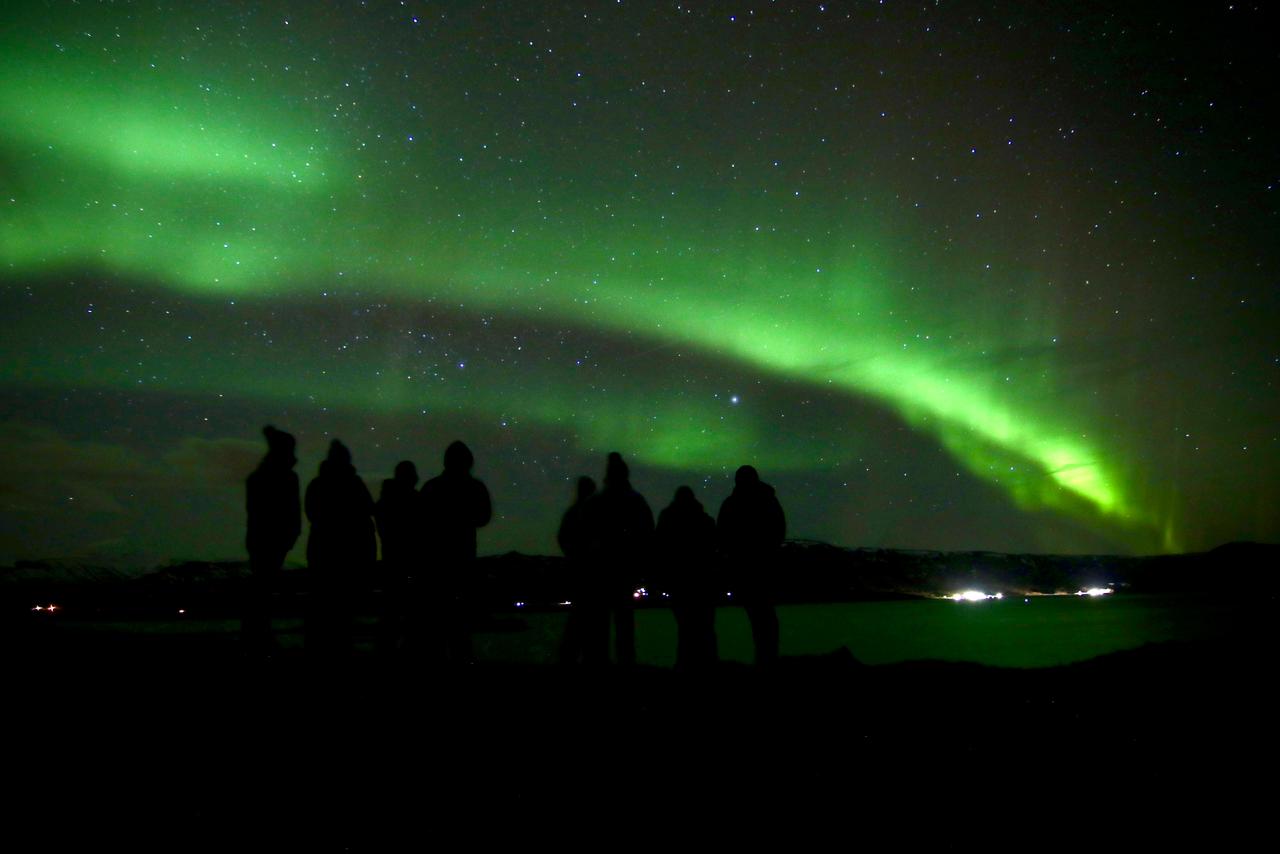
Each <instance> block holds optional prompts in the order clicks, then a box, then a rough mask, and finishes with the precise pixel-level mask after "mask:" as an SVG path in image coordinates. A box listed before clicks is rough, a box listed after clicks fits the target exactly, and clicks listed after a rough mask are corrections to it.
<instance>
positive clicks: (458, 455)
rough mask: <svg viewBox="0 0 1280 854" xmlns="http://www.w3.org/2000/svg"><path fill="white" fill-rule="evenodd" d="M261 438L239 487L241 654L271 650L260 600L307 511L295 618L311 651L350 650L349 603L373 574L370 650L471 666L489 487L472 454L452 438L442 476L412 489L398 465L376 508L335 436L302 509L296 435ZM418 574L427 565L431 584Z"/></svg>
mask: <svg viewBox="0 0 1280 854" xmlns="http://www.w3.org/2000/svg"><path fill="white" fill-rule="evenodd" d="M263 433H264V435H265V436H266V439H267V454H266V456H265V457H263V459H262V462H261V463H259V465H258V468H257V469H255V470H254V472H253V473H252V474H250V475H249V478H248V481H247V482H246V493H247V494H246V499H247V500H246V506H247V510H248V517H249V518H248V536H247V537H246V546H247V547H248V550H249V567H250V584H249V595H248V601H247V602H246V604H245V616H244V623H243V637H244V640H245V641H246V643H247V644H248V645H249V647H250V649H251V650H253V651H255V652H263V651H270V650H271V649H272V648H273V646H274V640H273V638H272V636H271V630H270V625H271V623H270V615H271V612H270V597H271V593H272V591H273V590H274V588H275V585H276V579H277V578H278V575H279V572H280V569H281V567H282V566H283V565H284V559H285V556H286V555H287V554H288V552H289V550H290V549H291V548H293V545H294V543H295V542H297V539H298V535H299V534H300V533H301V530H302V519H301V510H302V509H303V508H305V510H306V514H307V519H308V521H310V523H311V532H310V535H309V536H308V538H307V568H308V572H309V573H310V577H311V579H310V580H311V585H310V595H309V597H308V603H307V611H306V617H305V628H306V644H307V651H308V653H309V654H315V655H317V656H319V657H325V658H336V657H340V656H343V655H345V654H347V653H349V652H350V651H351V650H352V649H353V642H354V628H355V613H356V605H357V602H358V600H359V597H360V595H361V594H362V593H363V591H365V590H366V589H368V587H369V586H370V584H369V583H370V581H371V580H372V579H373V578H374V575H373V573H374V571H375V568H376V569H377V570H378V571H380V573H381V578H380V579H378V580H379V582H380V584H381V587H382V589H383V594H384V595H383V597H382V605H383V607H382V614H381V615H380V620H379V633H378V645H379V646H380V647H382V648H384V649H392V648H395V647H397V646H398V645H399V644H401V643H408V644H410V645H412V646H416V647H418V648H419V649H420V651H421V652H423V653H424V654H426V655H438V656H441V657H444V658H448V659H450V660H458V661H464V660H469V658H470V656H471V631H472V621H473V618H474V613H475V602H474V598H473V594H474V589H473V588H474V580H473V576H474V572H473V571H472V567H471V564H472V563H474V561H475V558H476V528H480V527H483V526H485V525H487V524H488V523H489V518H490V516H491V515H492V511H491V505H490V502H489V491H488V490H487V489H486V488H485V485H484V484H483V483H481V482H480V481H478V480H476V479H475V478H474V477H472V476H471V468H472V466H473V465H474V462H475V460H474V457H473V456H472V454H471V451H470V449H469V448H467V446H466V445H464V444H463V443H462V442H454V443H453V444H451V445H450V446H449V447H448V448H447V449H446V450H445V454H444V471H443V472H442V473H441V474H440V475H439V476H438V477H434V478H432V479H431V480H429V481H427V482H426V483H425V484H424V485H423V486H422V489H421V490H419V489H417V488H416V487H417V483H418V471H417V468H416V467H415V466H414V464H413V463H412V462H409V461H407V460H406V461H404V462H401V463H400V464H398V465H397V466H396V470H395V476H394V477H392V478H388V479H387V480H384V481H383V482H382V491H381V493H380V494H379V496H378V501H377V502H376V503H375V502H374V500H373V497H372V496H371V495H370V494H369V489H368V487H366V486H365V484H364V481H363V480H361V479H360V477H359V475H357V474H356V469H355V466H354V465H352V462H351V452H350V451H349V450H348V449H347V446H346V445H344V444H342V442H340V441H338V440H336V439H335V440H333V442H331V443H330V445H329V453H328V456H327V457H325V459H324V460H323V461H322V462H321V463H320V469H319V472H318V473H317V475H316V477H315V479H314V480H312V481H311V483H309V484H308V485H307V491H306V499H305V501H304V502H302V504H301V507H300V505H299V501H298V476H297V475H296V474H294V472H293V467H294V465H295V464H296V463H297V458H296V457H295V455H294V448H295V442H294V438H293V437H292V436H291V435H289V434H288V433H285V432H283V431H280V430H277V429H275V428H274V427H270V426H268V427H266V428H264V430H263ZM375 532H376V534H375ZM378 537H380V538H381V540H382V562H381V564H379V563H378V560H377V557H378V542H377V540H378ZM421 567H429V568H430V573H431V576H430V582H431V583H430V584H429V585H428V584H426V583H425V582H426V578H425V577H424V575H423V573H422V572H420V571H419V570H420V568H421ZM415 582H416V583H415Z"/></svg>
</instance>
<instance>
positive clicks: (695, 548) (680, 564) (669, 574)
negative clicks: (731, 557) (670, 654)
mask: <svg viewBox="0 0 1280 854" xmlns="http://www.w3.org/2000/svg"><path fill="white" fill-rule="evenodd" d="M654 545H655V548H654V551H655V552H656V555H655V557H656V562H657V565H658V566H660V567H662V568H663V574H662V577H661V578H660V579H659V583H660V584H661V586H662V588H663V589H664V590H665V591H666V592H667V593H669V594H670V596H671V611H672V613H673V614H674V615H675V618H676V638H677V639H676V667H677V668H678V669H681V670H686V669H693V668H699V667H705V666H707V665H709V664H713V663H714V662H715V661H716V657H717V651H716V595H717V593H718V592H719V591H718V590H717V589H716V584H715V578H714V571H715V565H716V522H715V520H714V519H712V518H711V516H710V515H708V513H707V511H705V510H703V509H702V504H701V502H699V501H698V499H697V498H696V497H694V494H693V490H692V489H691V488H689V487H687V486H682V487H680V488H679V489H677V490H676V494H675V498H673V499H672V501H671V503H670V504H668V505H667V506H666V507H665V508H663V510H662V512H661V513H659V514H658V528H657V530H656V531H655V532H654Z"/></svg>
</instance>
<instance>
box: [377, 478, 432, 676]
mask: <svg viewBox="0 0 1280 854" xmlns="http://www.w3.org/2000/svg"><path fill="white" fill-rule="evenodd" d="M374 515H375V518H376V519H377V522H378V537H379V538H380V539H381V540H382V566H381V572H380V575H381V579H380V580H381V586H382V603H381V605H382V608H381V612H382V613H381V617H382V619H381V624H380V625H379V627H378V646H379V647H380V648H381V649H382V650H383V651H385V652H389V651H391V650H394V649H395V647H396V645H397V643H398V642H399V640H400V636H401V634H402V632H403V629H404V626H403V622H404V615H405V606H404V602H405V597H406V595H407V593H408V584H409V577H410V575H411V574H412V573H413V571H414V569H415V566H414V564H415V563H416V561H417V558H418V557H419V552H420V551H421V547H420V545H419V544H418V543H417V541H416V536H415V535H416V534H417V528H418V523H419V522H420V521H421V514H420V513H419V496H418V469H417V468H416V467H415V466H414V464H413V463H411V462H410V461H408V460H404V461H403V462H400V463H397V464H396V472H395V477H393V478H388V479H386V480H384V481H383V482H382V491H381V492H380V493H379V495H378V504H377V506H376V507H375V508H374Z"/></svg>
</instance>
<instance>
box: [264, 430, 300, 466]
mask: <svg viewBox="0 0 1280 854" xmlns="http://www.w3.org/2000/svg"><path fill="white" fill-rule="evenodd" d="M262 435H263V436H265V437H266V439H267V456H269V457H271V458H272V459H273V460H279V461H283V462H287V463H288V464H289V465H291V466H292V465H293V464H294V463H296V462H297V461H298V459H297V457H295V456H294V449H295V448H296V447H297V441H296V440H295V439H294V438H293V436H292V435H290V434H289V433H286V432H284V431H283V430H277V429H276V428H275V427H272V426H271V425H270V424H268V425H267V426H266V427H263V428H262Z"/></svg>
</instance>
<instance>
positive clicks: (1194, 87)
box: [0, 0, 1280, 565]
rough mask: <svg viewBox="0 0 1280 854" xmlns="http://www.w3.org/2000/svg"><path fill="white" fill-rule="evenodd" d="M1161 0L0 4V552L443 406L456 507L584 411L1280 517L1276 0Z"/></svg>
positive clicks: (196, 550)
mask: <svg viewBox="0 0 1280 854" xmlns="http://www.w3.org/2000/svg"><path fill="white" fill-rule="evenodd" d="M1175 5H1177V4H1170V3H1158V4H1151V5H1150V6H1145V7H1144V6H1143V5H1142V4H1112V3H1079V2H1075V3H1022V2H1011V3H1005V4H977V3H960V2H957V3H941V4H938V3H933V2H929V3H922V2H914V3H906V2H891V1H890V0H883V2H874V0H873V1H872V2H859V3H838V2H829V3H825V4H823V3H817V2H805V3H771V2H767V0H758V2H754V3H749V2H742V3H729V4H709V5H704V4H700V3H692V4H683V3H670V2H652V3H649V2H638V0H625V2H614V0H607V2H592V3H574V2H557V3H542V2H536V0H517V2H497V3H494V2H487V3H468V2H459V3H434V2H431V3H427V2H403V3H396V2H389V3H375V2H368V3H357V2H349V3H329V2H316V1H315V0H308V2H295V3H289V4H279V5H277V4H269V3H231V2H219V3H210V4H204V3H165V2H148V3H113V4H101V5H100V4H97V3H88V2H84V3H72V2H49V3H18V4H15V3H12V2H10V3H6V5H5V18H6V21H5V24H4V26H3V27H2V28H0V190H2V191H3V192H2V193H0V307H2V313H0V364H2V365H3V373H2V374H0V448H2V451H0V453H2V454H3V456H2V457H0V460H2V462H0V507H2V508H3V515H2V517H0V561H5V562H8V561H12V560H14V559H15V558H30V557H49V556H57V557H75V558H80V559H92V560H96V561H103V562H111V563H117V564H122V565H127V564H134V565H141V564H148V563H154V562H156V561H162V560H167V559H171V558H174V559H176V558H235V557H238V556H242V555H243V534H244V530H243V526H244V510H243V481H244V477H245V476H246V475H247V474H248V472H249V471H250V470H251V469H252V468H253V466H254V465H255V464H256V461H257V459H258V458H259V457H260V456H261V454H262V452H263V451H264V450H265V446H264V443H263V442H262V440H261V436H260V432H259V431H260V429H261V427H262V425H263V424H266V423H273V424H275V425H276V426H278V427H280V428H282V429H286V430H289V431H291V432H293V433H295V434H296V435H297V437H298V439H299V457H300V462H299V466H298V472H299V476H300V477H301V479H302V481H303V483H304V484H305V483H306V482H307V481H308V480H310V478H311V477H313V476H314V474H315V471H316V466H317V464H318V463H319V460H320V458H321V457H322V456H323V453H324V450H325V446H326V445H327V443H328V441H329V440H330V439H331V438H334V437H339V438H342V439H343V440H344V441H346V442H347V443H348V444H349V445H350V446H351V448H352V451H353V454H354V458H355V463H356V466H357V468H358V469H359V470H360V472H361V474H362V475H363V476H364V477H365V479H366V481H367V482H368V483H369V484H370V487H371V489H372V491H373V492H374V494H375V495H376V494H377V489H378V484H379V483H380V481H381V479H382V478H384V477H389V476H390V475H391V471H392V468H393V467H394V465H395V463H396V462H397V461H398V460H401V459H412V460H414V461H415V462H416V463H417V464H418V468H419V470H420V472H421V473H422V474H423V476H424V477H429V476H432V475H434V474H435V473H437V472H438V471H439V469H440V461H441V456H442V453H443V450H444V448H445V446H446V445H447V444H448V443H449V442H450V441H452V440H453V439H455V438H463V439H464V440H466V441H467V442H468V444H470V446H471V447H472V449H473V450H474V452H475V455H476V458H477V465H476V469H475V474H476V475H477V476H478V477H480V478H481V479H483V480H484V481H485V482H486V483H487V484H488V486H489V489H490V491H491V493H492V495H493V499H494V506H495V517H494V521H493V523H492V525H491V526H490V527H489V528H488V529H486V530H484V531H483V532H482V533H481V538H480V548H481V551H482V552H500V551H505V550H508V549H520V550H522V551H530V552H545V553H552V552H554V551H555V538H554V537H555V529H556V525H557V523H558V520H559V515H560V513H561V512H562V511H563V509H564V507H565V506H566V505H567V504H568V503H569V502H570V500H571V498H572V495H573V486H574V480H575V479H576V477H577V476H578V475H580V474H591V475H593V476H596V477H597V478H598V477H599V476H600V475H601V474H602V473H603V467H604V457H605V454H606V453H607V452H609V451H612V450H619V451H621V452H622V453H623V454H624V455H625V456H626V457H627V458H628V459H629V460H630V461H631V463H632V469H633V482H634V483H635V485H636V487H637V488H638V489H640V490H641V492H643V493H644V494H645V495H646V496H647V498H648V499H649V502H650V504H651V505H652V506H653V508H654V510H655V513H656V511H657V510H658V509H660V508H661V507H663V506H665V505H666V504H667V503H668V502H669V501H670V499H671V496H672V493H673V492H674V490H675V488H676V487H677V486H678V485H680V484H685V483H687V484H689V485H691V486H693V487H694V489H695V491H696V492H697V494H698V496H699V498H700V499H701V500H702V501H703V503H704V504H705V505H707V507H708V509H709V510H711V512H712V513H713V514H714V513H715V511H716V509H717V508H718V507H719V504H720V502H721V500H722V499H723V498H724V496H725V495H727V494H728V492H729V490H730V488H731V485H732V476H733V471H734V469H735V468H736V467H737V466H738V465H740V464H742V463H748V462H749V463H752V464H754V465H755V466H756V467H757V468H758V469H759V470H760V472H761V474H762V476H763V478H764V480H766V481H767V482H769V483H771V484H773V485H774V486H775V487H776V488H777V490H778V495H779V498H780V499H781V501H782V503H783V506H784V507H785V508H786V511H787V514H788V521H789V533H790V535H792V536H795V537H803V538H812V539H821V540H826V541H830V542H834V543H839V544H842V545H849V546H887V547H903V548H942V549H993V550H1000V551H1051V552H1091V551H1107V552H1124V553H1133V552H1139V553H1151V552H1161V551H1176V550H1195V549H1203V548H1208V547H1212V546H1214V545H1216V544H1218V543H1221V542H1224V541H1228V540H1235V539H1260V540H1272V541H1274V540H1280V512H1278V508H1280V394H1278V388H1277V383H1278V381H1280V336H1278V335H1277V332H1278V331H1280V289H1278V288H1277V264H1278V262H1280V258H1278V257H1277V255H1278V252H1277V246H1278V245H1280V239H1278V238H1280V229H1278V228H1277V225H1280V219H1278V217H1277V208H1278V207H1280V135H1278V134H1277V121H1276V111H1277V108H1278V107H1280V104H1278V102H1277V98H1276V94H1275V92H1276V84H1275V80H1276V78H1277V75H1278V73H1280V61H1278V54H1280V51H1278V49H1277V42H1276V39H1275V33H1276V32H1277V27H1276V24H1277V23H1278V22H1277V20H1276V19H1275V18H1274V17H1273V16H1272V15H1271V14H1269V13H1268V12H1267V11H1266V7H1265V6H1255V5H1251V4H1232V3H1222V2H1206V3H1199V4H1195V5H1196V9H1194V10H1192V11H1187V10H1181V11H1179V10H1176V9H1174V8H1173V7H1174V6H1175ZM15 6H16V7H17V8H15ZM205 7H208V8H205ZM304 536H305V534H304ZM302 552H303V550H302V543H299V545H298V547H297V548H295V551H294V553H293V554H292V556H291V557H292V559H295V560H301V559H302Z"/></svg>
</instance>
